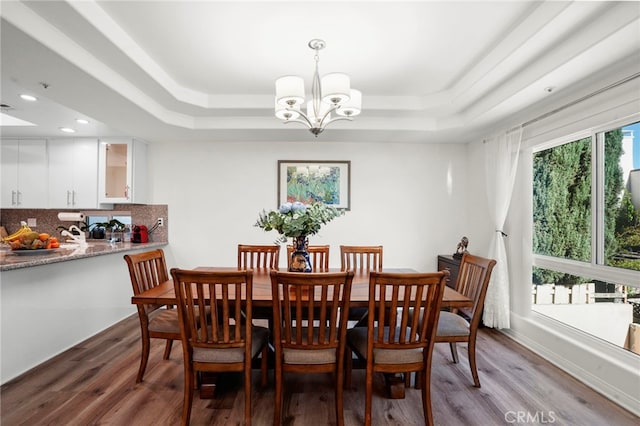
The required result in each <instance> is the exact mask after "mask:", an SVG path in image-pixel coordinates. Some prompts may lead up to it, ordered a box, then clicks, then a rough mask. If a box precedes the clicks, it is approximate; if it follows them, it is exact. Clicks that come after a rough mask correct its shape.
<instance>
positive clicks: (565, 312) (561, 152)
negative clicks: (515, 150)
mask: <svg viewBox="0 0 640 426" xmlns="http://www.w3.org/2000/svg"><path fill="white" fill-rule="evenodd" d="M533 227H534V229H533V253H534V256H533V257H534V269H533V277H532V281H533V291H532V293H533V300H532V303H533V307H532V309H533V310H534V311H536V312H538V313H541V314H543V315H547V316H549V317H552V318H554V319H556V320H558V321H561V322H563V323H565V324H567V325H570V326H572V327H575V328H579V329H580V330H582V331H585V332H587V333H590V334H593V335H595V336H597V337H599V338H602V339H604V340H607V341H609V342H611V343H614V344H617V345H620V346H623V347H628V346H629V337H630V336H629V333H630V331H629V330H630V329H633V327H630V324H631V323H634V322H635V323H640V318H639V316H640V123H635V124H631V125H626V126H623V127H619V128H614V129H607V130H603V131H601V132H596V133H594V134H592V135H590V136H585V137H583V138H580V139H574V140H572V141H568V142H565V143H560V144H557V145H554V146H552V147H550V148H545V149H541V150H539V151H537V152H535V153H534V156H533ZM634 308H635V309H634ZM634 311H635V314H634Z"/></svg>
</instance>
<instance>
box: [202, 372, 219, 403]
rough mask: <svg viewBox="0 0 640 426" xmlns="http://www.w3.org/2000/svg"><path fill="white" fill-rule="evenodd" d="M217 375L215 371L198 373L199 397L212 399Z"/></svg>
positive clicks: (214, 395)
mask: <svg viewBox="0 0 640 426" xmlns="http://www.w3.org/2000/svg"><path fill="white" fill-rule="evenodd" d="M219 377H220V376H219V375H218V374H217V373H208V372H206V371H203V372H201V373H200V399H214V398H215V397H216V387H217V384H218V379H219Z"/></svg>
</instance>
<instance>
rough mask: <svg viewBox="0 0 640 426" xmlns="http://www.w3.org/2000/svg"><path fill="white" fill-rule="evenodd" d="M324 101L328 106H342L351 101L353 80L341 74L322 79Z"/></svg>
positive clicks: (328, 75)
mask: <svg viewBox="0 0 640 426" xmlns="http://www.w3.org/2000/svg"><path fill="white" fill-rule="evenodd" d="M321 82H322V83H321V84H322V100H323V101H324V102H326V103H328V104H342V103H344V102H346V101H348V100H349V95H350V92H351V79H350V78H349V76H348V75H346V74H343V73H341V72H332V73H330V74H327V75H325V76H324V77H322V80H321Z"/></svg>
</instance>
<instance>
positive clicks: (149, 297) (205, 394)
mask: <svg viewBox="0 0 640 426" xmlns="http://www.w3.org/2000/svg"><path fill="white" fill-rule="evenodd" d="M195 270H198V271H237V270H238V268H237V267H220V266H199V267H197V268H195ZM320 272H340V269H338V268H329V269H328V270H323V271H320ZM382 272H397V273H415V272H417V271H416V270H414V269H411V268H384V269H382ZM301 273H304V272H301ZM270 274H271V270H270V269H268V268H256V269H253V289H252V301H253V307H254V313H257V312H259V311H260V309H256V308H269V309H271V308H272V300H273V297H272V296H271V275H270ZM387 293H388V294H387V296H388V297H389V298H390V297H391V292H387ZM131 303H133V304H157V305H175V304H176V294H175V290H174V286H173V280H171V279H169V280H168V281H165V282H163V283H160V284H159V285H158V286H156V287H154V288H152V289H149V290H147V291H144V292H142V293H140V294H138V295H136V296H133V297H132V298H131ZM349 305H350V306H351V307H365V308H366V307H368V306H369V273H368V272H358V271H356V272H355V274H354V276H353V282H352V284H351V297H350V299H349ZM472 306H473V300H471V299H470V298H468V297H466V296H465V295H463V294H461V293H459V292H457V291H456V290H454V289H453V288H451V287H449V286H445V287H444V294H443V297H442V307H443V308H455V309H457V308H464V307H472ZM262 311H263V312H264V311H265V309H262ZM268 312H270V311H268ZM254 318H256V319H259V316H257V315H254ZM217 379H218V378H217V376H215V375H213V376H208V377H206V378H204V377H203V379H202V384H201V387H200V398H203V399H205V398H207V399H208V398H213V397H214V395H215V389H216V382H217ZM385 382H386V388H387V394H388V395H389V397H390V398H394V399H396V398H404V380H400V379H399V378H397V377H391V376H390V375H385Z"/></svg>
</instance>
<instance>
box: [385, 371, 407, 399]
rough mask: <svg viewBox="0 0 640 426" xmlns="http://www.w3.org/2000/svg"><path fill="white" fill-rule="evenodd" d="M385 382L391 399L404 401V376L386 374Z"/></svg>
mask: <svg viewBox="0 0 640 426" xmlns="http://www.w3.org/2000/svg"><path fill="white" fill-rule="evenodd" d="M384 382H385V388H386V390H387V395H388V397H389V399H404V376H403V375H402V374H391V373H389V374H385V375H384Z"/></svg>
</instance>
